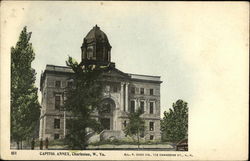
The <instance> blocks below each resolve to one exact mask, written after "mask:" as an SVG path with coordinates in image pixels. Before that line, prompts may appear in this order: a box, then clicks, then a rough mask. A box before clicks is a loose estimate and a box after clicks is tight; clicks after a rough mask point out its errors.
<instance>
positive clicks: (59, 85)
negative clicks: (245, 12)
mask: <svg viewBox="0 0 250 161" xmlns="http://www.w3.org/2000/svg"><path fill="white" fill-rule="evenodd" d="M111 48H112V47H111V45H110V44H109V41H108V38H107V36H106V34H105V33H104V32H103V31H101V30H100V28H99V27H98V26H95V27H93V29H91V30H90V32H89V33H88V34H87V36H86V37H85V38H84V40H83V44H82V46H81V51H82V53H81V54H82V61H81V63H93V64H98V65H109V66H110V67H111V69H110V70H109V71H108V72H105V73H104V74H103V79H104V80H105V87H104V91H103V99H102V103H101V107H102V110H101V111H96V112H93V115H92V116H93V117H95V118H96V119H98V120H99V121H100V122H101V124H102V126H103V127H104V130H103V131H102V132H101V133H100V134H95V135H93V137H92V138H93V140H95V141H96V140H101V139H110V138H117V139H123V138H125V137H126V136H125V135H124V133H123V129H124V128H125V126H126V125H127V123H128V113H130V112H134V111H136V110H137V109H138V108H142V109H143V111H144V113H143V114H142V116H141V117H142V118H143V119H144V120H145V126H146V130H145V133H144V134H145V135H144V136H141V137H142V139H145V140H160V138H161V134H160V84H161V83H162V81H161V80H160V76H149V75H138V74H129V73H124V72H122V71H120V70H119V69H117V68H116V67H115V63H113V62H111ZM72 74H73V71H72V70H71V69H70V68H69V67H64V66H56V65H47V66H46V69H45V70H44V72H43V73H42V74H41V80H40V91H41V93H42V101H41V105H42V109H41V116H40V131H39V137H40V139H45V138H49V139H50V140H54V139H60V138H63V137H65V135H66V133H67V120H68V119H69V118H70V114H69V113H68V112H66V111H63V110H61V108H60V106H61V105H62V104H63V102H64V100H65V99H66V98H65V92H66V91H67V88H68V87H71V86H72V84H73V80H72V79H71V76H72ZM90 140H91V139H90Z"/></svg>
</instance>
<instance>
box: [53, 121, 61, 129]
mask: <svg viewBox="0 0 250 161" xmlns="http://www.w3.org/2000/svg"><path fill="white" fill-rule="evenodd" d="M54 129H60V119H54Z"/></svg>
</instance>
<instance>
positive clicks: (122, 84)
mask: <svg viewBox="0 0 250 161" xmlns="http://www.w3.org/2000/svg"><path fill="white" fill-rule="evenodd" d="M123 86H124V83H123V82H121V101H120V102H121V108H120V109H121V110H123V111H125V110H124V91H123Z"/></svg>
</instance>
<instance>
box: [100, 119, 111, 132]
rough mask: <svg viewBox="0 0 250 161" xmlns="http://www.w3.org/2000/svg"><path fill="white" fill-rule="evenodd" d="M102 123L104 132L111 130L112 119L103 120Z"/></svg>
mask: <svg viewBox="0 0 250 161" xmlns="http://www.w3.org/2000/svg"><path fill="white" fill-rule="evenodd" d="M100 121H101V125H102V127H103V129H104V130H110V118H101V120H100Z"/></svg>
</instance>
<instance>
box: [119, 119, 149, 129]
mask: <svg viewBox="0 0 250 161" xmlns="http://www.w3.org/2000/svg"><path fill="white" fill-rule="evenodd" d="M123 126H124V127H127V121H126V120H125V121H124V122H123ZM149 131H154V122H149Z"/></svg>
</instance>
